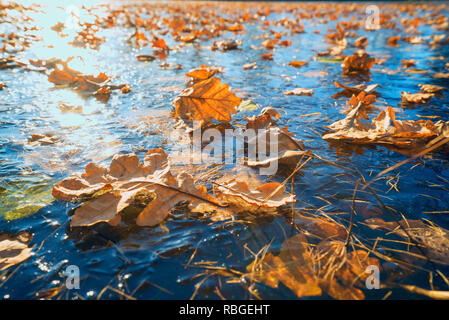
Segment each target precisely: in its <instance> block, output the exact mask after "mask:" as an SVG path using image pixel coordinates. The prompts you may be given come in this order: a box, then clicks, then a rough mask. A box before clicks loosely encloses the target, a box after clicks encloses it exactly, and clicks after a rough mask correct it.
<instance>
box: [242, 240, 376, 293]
mask: <svg viewBox="0 0 449 320" xmlns="http://www.w3.org/2000/svg"><path fill="white" fill-rule="evenodd" d="M369 265H376V266H379V265H380V263H379V261H378V260H377V259H376V258H372V257H369V252H367V251H364V250H353V251H350V252H349V251H348V250H347V248H346V245H345V243H344V242H342V241H337V240H333V241H328V240H323V241H322V242H320V243H319V244H318V245H317V246H313V245H311V244H309V243H308V242H307V238H306V237H305V236H304V235H302V234H297V235H295V236H293V237H291V238H289V239H287V240H285V241H284V243H283V244H282V247H281V251H280V253H279V255H274V254H272V253H269V254H267V255H266V256H265V257H264V258H263V259H261V260H255V261H254V262H253V263H252V264H250V265H249V266H248V267H247V271H248V272H250V274H249V276H250V277H251V278H252V279H253V280H255V281H257V282H264V283H265V284H266V285H268V286H270V287H272V288H277V287H278V286H279V282H281V283H282V284H284V285H285V286H286V287H287V288H289V289H290V290H291V291H292V292H294V293H295V294H296V295H297V296H298V297H299V298H302V297H310V296H320V295H322V294H323V293H326V294H328V295H329V296H331V297H333V298H334V299H340V300H349V299H351V300H354V299H355V300H362V299H364V298H365V295H364V293H363V291H362V290H361V289H359V288H357V284H358V283H360V281H361V280H362V281H363V280H365V279H366V278H367V276H368V274H366V273H365V270H366V267H367V266H369Z"/></svg>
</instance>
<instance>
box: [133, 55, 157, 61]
mask: <svg viewBox="0 0 449 320" xmlns="http://www.w3.org/2000/svg"><path fill="white" fill-rule="evenodd" d="M136 59H137V60H139V61H141V62H151V61H154V60H156V58H155V57H153V56H150V55H147V54H140V55H138V56H136Z"/></svg>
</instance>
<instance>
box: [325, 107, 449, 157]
mask: <svg viewBox="0 0 449 320" xmlns="http://www.w3.org/2000/svg"><path fill="white" fill-rule="evenodd" d="M362 117H363V118H366V119H368V117H367V115H366V114H365V112H364V109H363V105H361V104H360V105H358V106H357V107H356V108H353V109H352V110H351V111H349V113H348V115H347V116H346V118H344V119H342V120H339V121H337V122H334V123H333V124H331V125H330V126H328V128H329V129H331V130H332V132H330V133H326V134H324V135H323V139H325V140H337V141H345V142H351V143H374V144H389V145H394V146H396V147H404V148H407V147H414V146H416V144H417V143H419V142H425V141H427V140H429V139H430V138H433V137H436V136H438V135H439V134H441V132H440V129H439V127H438V126H436V125H435V124H434V123H433V122H432V121H430V120H427V121H424V120H418V121H413V120H396V115H395V112H394V110H393V108H392V107H387V109H386V110H384V111H381V112H380V113H379V115H378V116H377V117H376V118H374V119H373V120H372V121H371V123H367V122H363V121H362V120H361V118H362Z"/></svg>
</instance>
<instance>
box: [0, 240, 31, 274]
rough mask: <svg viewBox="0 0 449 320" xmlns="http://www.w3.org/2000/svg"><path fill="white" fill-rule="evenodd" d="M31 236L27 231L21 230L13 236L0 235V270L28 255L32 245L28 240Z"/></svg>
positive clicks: (15, 263) (25, 258)
mask: <svg viewBox="0 0 449 320" xmlns="http://www.w3.org/2000/svg"><path fill="white" fill-rule="evenodd" d="M32 237H33V235H32V234H30V233H28V232H22V233H20V234H18V235H17V236H15V237H9V236H7V235H0V271H3V270H6V269H8V268H10V267H12V266H15V265H17V264H19V263H21V262H23V261H25V260H27V259H28V258H29V257H31V251H32V250H33V247H29V246H28V242H29V241H30V240H31V238H32Z"/></svg>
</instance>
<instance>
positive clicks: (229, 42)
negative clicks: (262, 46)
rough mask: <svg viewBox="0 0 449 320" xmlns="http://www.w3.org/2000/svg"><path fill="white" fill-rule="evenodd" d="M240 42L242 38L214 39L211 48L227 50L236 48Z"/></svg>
mask: <svg viewBox="0 0 449 320" xmlns="http://www.w3.org/2000/svg"><path fill="white" fill-rule="evenodd" d="M241 44H242V40H234V39H223V40H219V41H214V43H213V45H212V47H211V50H212V51H215V50H221V51H229V50H237V49H239V47H240V45H241Z"/></svg>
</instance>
